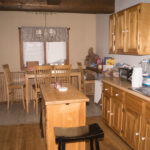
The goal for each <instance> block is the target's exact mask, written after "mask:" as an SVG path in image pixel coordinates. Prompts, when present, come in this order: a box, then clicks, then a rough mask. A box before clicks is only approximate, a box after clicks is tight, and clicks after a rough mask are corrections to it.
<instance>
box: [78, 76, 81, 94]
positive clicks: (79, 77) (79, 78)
mask: <svg viewBox="0 0 150 150" xmlns="http://www.w3.org/2000/svg"><path fill="white" fill-rule="evenodd" d="M78 83H79V91H81V73H80V74H79V75H78Z"/></svg>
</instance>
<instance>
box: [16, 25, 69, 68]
mask: <svg viewBox="0 0 150 150" xmlns="http://www.w3.org/2000/svg"><path fill="white" fill-rule="evenodd" d="M69 30H70V28H67V35H68V38H67V41H66V60H65V64H66V65H68V64H69ZM18 31H19V48H20V68H21V70H23V71H24V70H26V67H25V66H24V59H23V42H22V39H21V27H19V28H18ZM44 64H47V61H46V41H44Z"/></svg>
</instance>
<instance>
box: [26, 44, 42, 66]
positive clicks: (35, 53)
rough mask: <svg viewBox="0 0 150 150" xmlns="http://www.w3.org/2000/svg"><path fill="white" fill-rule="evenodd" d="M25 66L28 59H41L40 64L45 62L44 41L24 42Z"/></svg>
mask: <svg viewBox="0 0 150 150" xmlns="http://www.w3.org/2000/svg"><path fill="white" fill-rule="evenodd" d="M23 59H24V66H26V62H27V61H39V65H43V64H44V44H43V42H23Z"/></svg>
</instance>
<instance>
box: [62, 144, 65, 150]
mask: <svg viewBox="0 0 150 150" xmlns="http://www.w3.org/2000/svg"><path fill="white" fill-rule="evenodd" d="M62 150H65V142H62Z"/></svg>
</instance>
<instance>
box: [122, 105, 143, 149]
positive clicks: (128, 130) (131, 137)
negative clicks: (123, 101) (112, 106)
mask: <svg viewBox="0 0 150 150" xmlns="http://www.w3.org/2000/svg"><path fill="white" fill-rule="evenodd" d="M140 120H141V117H140V115H139V114H138V113H137V112H134V111H133V110H132V109H129V108H126V109H125V110H124V112H123V129H122V136H123V138H124V139H125V141H126V142H127V143H128V144H129V145H130V146H131V147H132V148H134V149H136V150H138V144H139V132H140Z"/></svg>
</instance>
